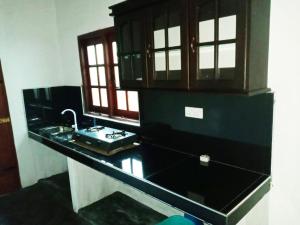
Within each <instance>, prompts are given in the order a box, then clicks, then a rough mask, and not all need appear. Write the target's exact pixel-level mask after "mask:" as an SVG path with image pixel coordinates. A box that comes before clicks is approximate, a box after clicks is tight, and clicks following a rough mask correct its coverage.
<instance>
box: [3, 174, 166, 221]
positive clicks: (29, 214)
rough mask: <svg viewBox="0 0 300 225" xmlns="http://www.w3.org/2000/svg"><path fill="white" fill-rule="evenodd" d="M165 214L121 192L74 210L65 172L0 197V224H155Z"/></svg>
mask: <svg viewBox="0 0 300 225" xmlns="http://www.w3.org/2000/svg"><path fill="white" fill-rule="evenodd" d="M164 218H165V216H163V215H161V214H159V213H157V212H156V211H154V210H152V209H150V208H148V207H147V206H145V205H142V204H141V203H139V202H137V201H135V200H133V199H131V198H129V197H127V196H125V195H124V194H122V193H120V192H116V193H114V194H112V195H111V196H108V197H106V198H104V199H102V200H100V201H98V202H96V203H94V204H92V205H90V206H87V207H85V208H83V209H81V210H80V211H79V214H76V213H74V212H73V209H72V202H71V193H70V187H69V178H68V174H67V173H64V174H60V175H56V176H53V177H51V178H48V179H43V180H40V181H39V182H38V183H37V184H35V185H33V186H31V187H28V188H25V189H22V190H21V191H19V192H16V193H13V194H10V195H7V196H2V197H0V225H155V224H156V223H158V222H159V221H161V220H163V219H164Z"/></svg>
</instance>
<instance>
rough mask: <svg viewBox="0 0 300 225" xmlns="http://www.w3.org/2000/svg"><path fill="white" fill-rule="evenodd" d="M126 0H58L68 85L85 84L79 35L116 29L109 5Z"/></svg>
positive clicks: (59, 28) (61, 44) (63, 57)
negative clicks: (82, 77) (80, 59)
mask: <svg viewBox="0 0 300 225" xmlns="http://www.w3.org/2000/svg"><path fill="white" fill-rule="evenodd" d="M122 1H123V0H105V1H103V0H84V1H83V0H63V1H61V0H55V2H56V8H57V28H58V34H59V44H60V50H61V60H62V69H63V74H64V83H65V84H67V85H77V86H79V85H82V80H81V71H80V62H79V54H78V43H77V36H78V35H81V34H85V33H88V32H91V31H95V30H98V29H102V28H106V27H110V26H113V25H114V23H113V17H110V16H109V13H110V10H109V9H108V7H109V6H111V5H114V4H117V3H119V2H122Z"/></svg>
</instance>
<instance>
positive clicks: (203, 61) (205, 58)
mask: <svg viewBox="0 0 300 225" xmlns="http://www.w3.org/2000/svg"><path fill="white" fill-rule="evenodd" d="M214 55H215V53H214V46H205V47H200V48H199V68H200V69H213V68H214V67H215V65H214V61H215V60H214Z"/></svg>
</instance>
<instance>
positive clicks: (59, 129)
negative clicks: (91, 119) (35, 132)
mask: <svg viewBox="0 0 300 225" xmlns="http://www.w3.org/2000/svg"><path fill="white" fill-rule="evenodd" d="M39 131H40V132H41V133H43V134H48V135H51V136H57V135H61V134H68V133H71V132H73V131H74V129H73V128H71V127H65V126H49V127H44V128H41V129H40V130H39Z"/></svg>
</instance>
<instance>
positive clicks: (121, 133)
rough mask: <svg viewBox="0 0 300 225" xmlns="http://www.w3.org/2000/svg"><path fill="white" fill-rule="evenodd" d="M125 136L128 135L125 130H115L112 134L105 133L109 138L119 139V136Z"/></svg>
mask: <svg viewBox="0 0 300 225" xmlns="http://www.w3.org/2000/svg"><path fill="white" fill-rule="evenodd" d="M125 136H126V132H125V130H123V131H120V132H115V131H113V132H112V133H111V134H105V137H106V138H107V139H118V138H119V137H125Z"/></svg>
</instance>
